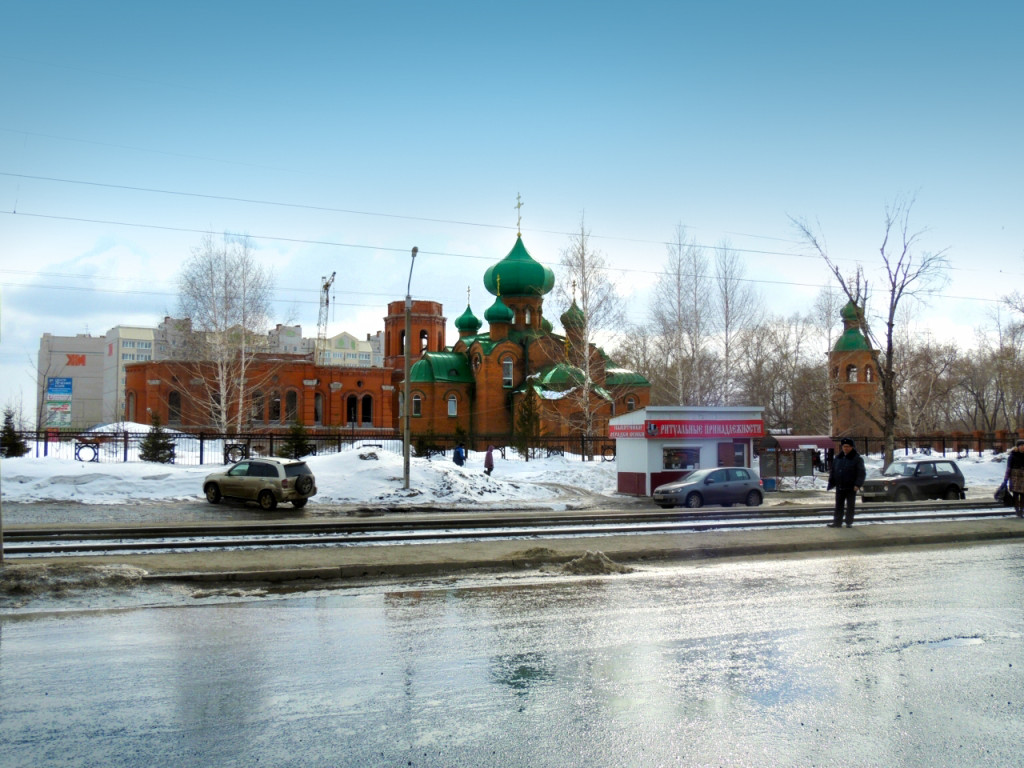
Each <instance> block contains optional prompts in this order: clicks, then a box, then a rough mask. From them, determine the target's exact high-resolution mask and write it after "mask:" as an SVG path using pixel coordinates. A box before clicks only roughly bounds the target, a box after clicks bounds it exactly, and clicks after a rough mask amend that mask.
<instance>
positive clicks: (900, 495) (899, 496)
mask: <svg viewBox="0 0 1024 768" xmlns="http://www.w3.org/2000/svg"><path fill="white" fill-rule="evenodd" d="M910 500H911V496H910V491H908V490H907V489H906V488H900V489H899V490H898V491H896V496H895V501H897V502H899V503H900V504H905V503H907V502H908V501H910Z"/></svg>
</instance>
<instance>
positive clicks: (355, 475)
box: [0, 425, 1006, 508]
mask: <svg viewBox="0 0 1024 768" xmlns="http://www.w3.org/2000/svg"><path fill="white" fill-rule="evenodd" d="M118 426H119V428H121V429H123V428H124V427H123V425H118ZM129 426H136V427H137V430H138V431H145V429H146V428H145V427H143V426H141V425H129ZM509 455H510V456H511V453H510V454H509ZM950 457H951V458H955V456H952V454H951V455H950ZM900 458H902V456H901V457H900ZM306 461H307V463H308V464H309V466H310V468H311V469H312V470H313V472H314V474H315V475H316V479H317V488H318V493H317V495H316V496H315V497H314V498H313V499H312V501H311V503H313V504H316V503H321V504H323V503H328V504H366V505H380V506H394V507H414V506H421V505H434V504H443V505H445V506H448V507H451V506H456V507H458V506H463V507H467V508H472V507H474V506H494V505H498V504H501V505H516V504H521V503H530V504H533V505H544V504H550V505H551V506H552V507H556V506H559V505H560V504H562V503H563V502H562V501H560V500H562V499H564V496H565V493H564V491H561V490H560V489H559V488H560V487H562V488H564V487H566V486H569V487H572V488H577V489H580V490H581V491H583V492H585V493H589V494H597V495H600V496H608V497H614V496H616V495H617V494H616V490H615V489H616V477H615V471H616V469H615V462H614V461H600V460H598V461H581V460H580V458H579V457H578V456H564V457H552V458H544V459H537V460H531V461H528V462H526V461H520V460H504V459H502V458H501V457H500V456H499V455H498V454H497V453H495V470H494V473H493V475H492V476H490V477H488V476H487V475H485V474H484V471H483V453H475V452H471V453H470V455H469V461H468V462H467V464H466V466H463V467H458V466H456V465H455V464H454V462H452V460H451V458H450V457H444V456H435V457H433V458H430V459H420V458H415V457H414V458H413V459H412V460H411V465H410V483H409V484H410V489H409V490H408V491H405V490H403V488H402V485H403V483H402V476H403V468H402V457H401V456H400V455H398V454H395V453H393V452H390V451H386V450H381V449H377V448H365V449H360V450H350V451H345V452H343V453H339V454H331V455H325V456H309V457H307V458H306ZM865 463H866V464H867V467H868V475H869V476H871V475H873V474H877V473H878V472H879V468H880V467H881V460H880V457H878V456H868V457H866V460H865ZM957 463H958V464H959V465H960V469H961V470H962V471H963V473H964V476H965V477H966V480H967V487H968V491H967V496H968V498H974V499H981V498H985V497H988V498H991V496H992V493H993V491H994V490H995V488H996V486H998V485H999V483H1000V481H1001V480H1002V478H1003V473H1004V471H1005V468H1006V464H1005V454H996V455H993V454H991V453H984V454H981V455H978V454H971V455H970V456H967V457H963V458H959V459H957ZM218 469H219V467H217V466H215V465H210V464H207V465H204V466H201V467H199V466H187V465H177V464H147V463H143V462H127V463H119V462H111V463H106V462H103V463H95V462H80V461H73V460H68V459H56V458H28V457H21V458H17V459H3V460H0V494H2V498H3V500H4V501H10V502H31V501H76V502H80V503H86V504H118V503H136V502H140V501H149V500H162V501H173V500H184V499H197V498H201V496H202V484H203V478H204V477H206V475H208V474H210V473H211V472H215V471H218ZM826 480H827V478H826V476H825V475H817V476H815V477H813V478H811V477H803V478H798V479H796V480H794V479H783V480H782V481H781V482H780V484H779V492H778V493H770V494H768V495H767V498H766V502H767V503H773V502H781V501H788V500H794V501H796V500H809V501H814V500H815V499H814V498H813V497H814V494H811V497H810V498H808V496H807V494H800V495H799V496H800V498H799V499H798V498H796V497H797V494H792V493H787V492H788V491H794V490H797V491H804V490H806V491H822V492H824V490H825V486H826ZM818 500H820V499H818Z"/></svg>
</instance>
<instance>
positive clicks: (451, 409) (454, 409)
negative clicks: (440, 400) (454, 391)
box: [448, 395, 459, 416]
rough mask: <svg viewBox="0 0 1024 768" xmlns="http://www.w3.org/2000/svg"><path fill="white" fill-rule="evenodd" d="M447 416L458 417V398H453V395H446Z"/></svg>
mask: <svg viewBox="0 0 1024 768" xmlns="http://www.w3.org/2000/svg"><path fill="white" fill-rule="evenodd" d="M448 415H449V416H458V415H459V401H458V398H456V397H455V395H448Z"/></svg>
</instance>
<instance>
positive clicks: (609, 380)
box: [604, 368, 651, 387]
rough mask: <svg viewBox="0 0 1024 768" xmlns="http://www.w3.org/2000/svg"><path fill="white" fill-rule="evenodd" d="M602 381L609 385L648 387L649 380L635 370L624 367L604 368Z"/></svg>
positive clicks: (649, 384)
mask: <svg viewBox="0 0 1024 768" xmlns="http://www.w3.org/2000/svg"><path fill="white" fill-rule="evenodd" d="M604 383H605V384H607V385H608V386H609V387H649V386H651V382H649V381H648V380H647V379H646V378H644V377H643V376H641V375H640V374H639V373H637V372H636V371H630V370H628V369H626V368H607V369H605V378H604Z"/></svg>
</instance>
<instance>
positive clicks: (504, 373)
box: [501, 357, 514, 388]
mask: <svg viewBox="0 0 1024 768" xmlns="http://www.w3.org/2000/svg"><path fill="white" fill-rule="evenodd" d="M513 371H514V367H513V363H512V358H511V357H506V358H505V359H504V360H502V361H501V386H503V387H506V388H508V387H511V386H512V373H513Z"/></svg>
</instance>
